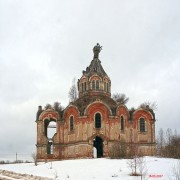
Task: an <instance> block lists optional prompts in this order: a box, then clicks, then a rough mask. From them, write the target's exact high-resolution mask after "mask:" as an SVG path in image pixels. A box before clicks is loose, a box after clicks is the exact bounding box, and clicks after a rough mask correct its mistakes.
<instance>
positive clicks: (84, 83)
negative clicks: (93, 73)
mask: <svg viewBox="0 0 180 180" xmlns="http://www.w3.org/2000/svg"><path fill="white" fill-rule="evenodd" d="M84 91H86V82H85V83H84Z"/></svg>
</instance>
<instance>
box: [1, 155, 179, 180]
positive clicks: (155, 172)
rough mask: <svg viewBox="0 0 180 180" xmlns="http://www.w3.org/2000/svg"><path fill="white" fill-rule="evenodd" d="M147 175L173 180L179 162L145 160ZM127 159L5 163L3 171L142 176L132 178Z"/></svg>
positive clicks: (84, 178) (88, 177) (75, 178)
mask: <svg viewBox="0 0 180 180" xmlns="http://www.w3.org/2000/svg"><path fill="white" fill-rule="evenodd" d="M145 160H146V166H147V174H146V176H145V178H144V179H145V180H151V179H157V180H170V179H173V176H172V167H173V166H174V165H176V164H177V160H176V159H167V158H156V157H145ZM127 161H128V160H127V159H121V160H117V159H105V158H102V159H78V160H64V161H54V162H48V163H43V162H41V163H38V166H35V165H34V164H33V163H22V164H5V165H0V169H3V170H8V171H14V172H18V173H22V174H24V173H25V174H30V175H31V174H32V175H36V176H43V177H49V178H53V179H55V177H56V179H59V180H67V179H68V180H95V179H96V180H117V179H124V180H134V179H140V177H132V176H129V174H130V173H131V171H130V169H129V168H128V165H127Z"/></svg>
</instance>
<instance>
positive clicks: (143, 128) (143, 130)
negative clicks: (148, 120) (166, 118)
mask: <svg viewBox="0 0 180 180" xmlns="http://www.w3.org/2000/svg"><path fill="white" fill-rule="evenodd" d="M140 131H141V132H145V120H144V118H141V119H140Z"/></svg>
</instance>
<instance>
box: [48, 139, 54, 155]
mask: <svg viewBox="0 0 180 180" xmlns="http://www.w3.org/2000/svg"><path fill="white" fill-rule="evenodd" d="M53 149H54V148H53V142H52V141H48V144H47V154H53V153H54V152H53Z"/></svg>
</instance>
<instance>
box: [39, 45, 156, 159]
mask: <svg viewBox="0 0 180 180" xmlns="http://www.w3.org/2000/svg"><path fill="white" fill-rule="evenodd" d="M100 51H101V46H100V45H99V44H97V45H96V46H95V47H94V48H93V52H94V57H93V60H92V61H91V63H90V65H89V66H88V67H87V68H86V70H85V71H83V73H82V77H81V78H80V79H79V80H78V82H77V86H78V94H79V96H78V98H77V99H76V100H75V101H74V102H71V103H69V105H68V106H67V107H66V108H65V109H64V110H62V111H60V112H58V111H56V110H55V109H53V108H49V109H46V110H43V109H42V107H41V106H39V109H38V112H37V119H36V123H37V144H36V148H37V158H38V159H39V160H41V159H54V160H55V159H69V158H93V157H94V156H96V157H109V155H110V150H111V148H112V147H113V144H114V143H117V142H120V141H121V140H123V141H125V142H126V143H127V144H129V143H133V144H136V145H137V146H138V148H139V149H140V150H141V151H142V152H143V153H144V154H146V155H153V154H154V150H155V114H154V112H153V111H152V109H148V108H147V109H143V108H138V109H136V110H129V109H128V108H127V107H126V106H125V105H124V104H121V103H117V102H116V101H115V100H113V99H112V98H111V80H110V78H109V77H108V75H107V74H106V72H105V71H104V69H103V67H102V65H101V61H100V60H99V53H100ZM50 128H52V129H53V130H54V132H53V134H52V137H49V134H48V131H49V129H50Z"/></svg>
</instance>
